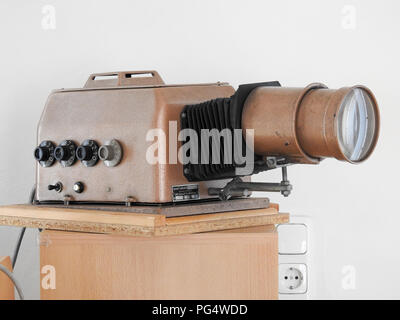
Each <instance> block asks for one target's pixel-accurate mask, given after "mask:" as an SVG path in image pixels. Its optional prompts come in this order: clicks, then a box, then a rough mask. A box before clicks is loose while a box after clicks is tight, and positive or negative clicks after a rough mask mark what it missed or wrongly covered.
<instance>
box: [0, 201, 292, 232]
mask: <svg viewBox="0 0 400 320" xmlns="http://www.w3.org/2000/svg"><path fill="white" fill-rule="evenodd" d="M288 221H289V214H286V213H279V212H278V207H277V205H271V206H270V207H269V208H264V209H252V210H241V211H230V212H221V213H208V214H201V215H191V216H182V217H173V218H167V217H166V216H165V215H161V214H147V213H126V212H116V211H104V210H101V211H100V210H87V209H75V208H74V209H67V208H53V207H41V206H35V205H26V204H19V205H9V206H0V225H7V226H19V227H28V228H40V229H49V230H61V231H77V232H87V233H104V234H120V235H129V236H168V235H180V234H190V233H200V232H211V231H218V230H228V229H237V228H247V227H254V226H262V225H271V224H281V223H287V222H288Z"/></svg>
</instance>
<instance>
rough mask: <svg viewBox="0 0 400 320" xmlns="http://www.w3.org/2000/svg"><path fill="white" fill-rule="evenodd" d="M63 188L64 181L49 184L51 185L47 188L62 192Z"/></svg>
mask: <svg viewBox="0 0 400 320" xmlns="http://www.w3.org/2000/svg"><path fill="white" fill-rule="evenodd" d="M62 188H63V186H62V183H61V182H57V183H56V184H49V185H48V186H47V189H49V190H55V191H57V192H61V191H62Z"/></svg>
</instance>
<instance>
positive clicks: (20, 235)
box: [12, 227, 26, 270]
mask: <svg viewBox="0 0 400 320" xmlns="http://www.w3.org/2000/svg"><path fill="white" fill-rule="evenodd" d="M25 231H26V228H25V227H23V228H22V229H21V231H20V233H19V236H18V241H17V245H16V247H15V250H14V255H13V259H12V267H13V270H14V268H15V264H16V263H17V259H18V253H19V249H20V248H21V243H22V239H23V238H24V234H25Z"/></svg>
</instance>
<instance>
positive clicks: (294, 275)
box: [279, 263, 307, 294]
mask: <svg viewBox="0 0 400 320" xmlns="http://www.w3.org/2000/svg"><path fill="white" fill-rule="evenodd" d="M306 292H307V266H306V265H305V264H303V263H299V264H294V263H281V264H279V293H281V294H282V293H284V294H304V293H306Z"/></svg>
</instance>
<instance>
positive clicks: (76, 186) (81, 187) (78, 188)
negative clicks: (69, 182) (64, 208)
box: [72, 181, 85, 193]
mask: <svg viewBox="0 0 400 320" xmlns="http://www.w3.org/2000/svg"><path fill="white" fill-rule="evenodd" d="M72 188H73V189H74V191H75V192H76V193H82V192H83V190H84V189H85V187H84V185H83V183H82V182H80V181H78V182H75V183H74V186H73V187H72Z"/></svg>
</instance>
